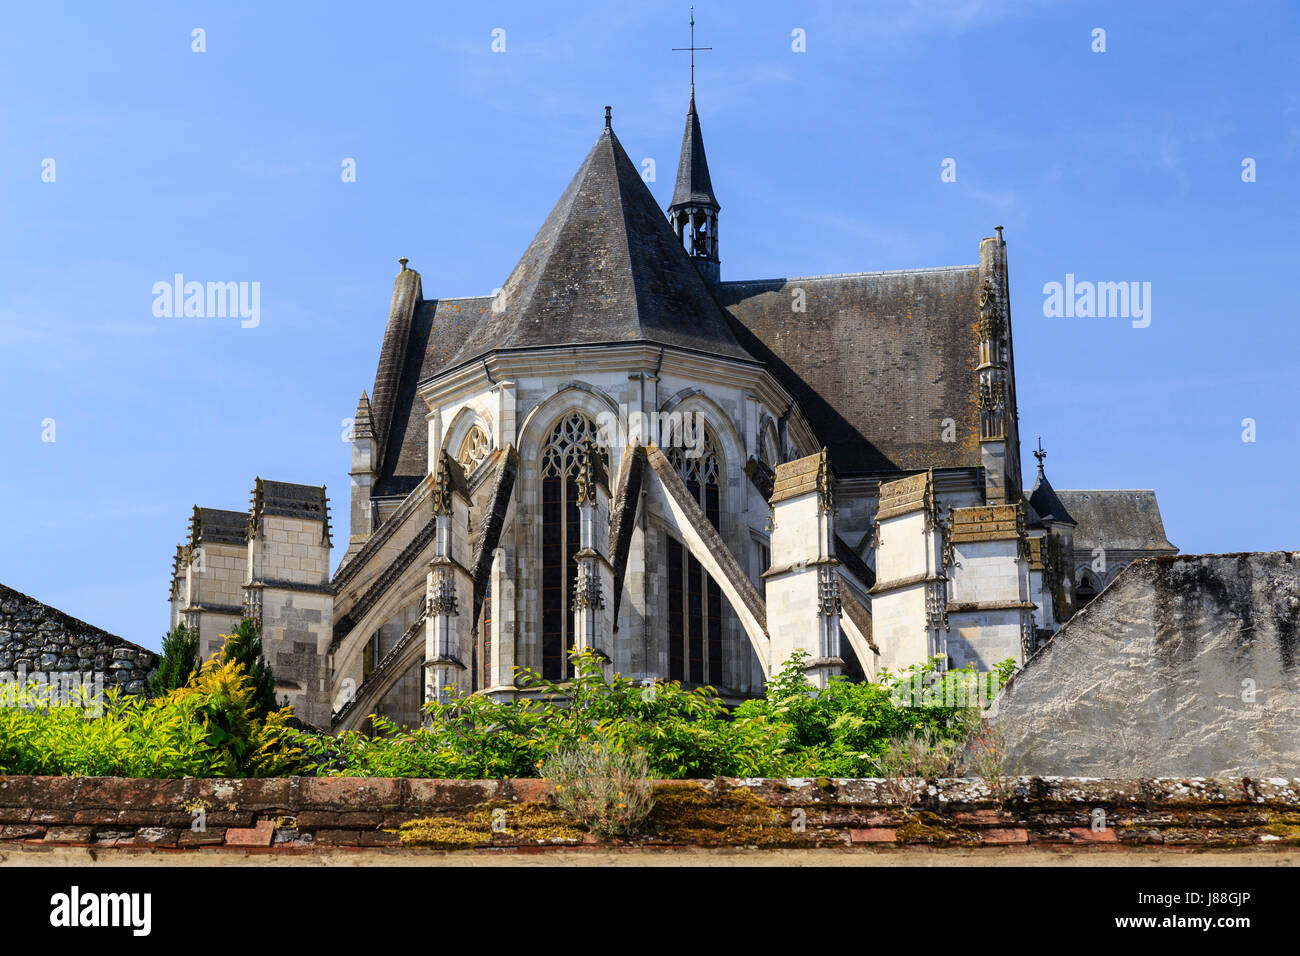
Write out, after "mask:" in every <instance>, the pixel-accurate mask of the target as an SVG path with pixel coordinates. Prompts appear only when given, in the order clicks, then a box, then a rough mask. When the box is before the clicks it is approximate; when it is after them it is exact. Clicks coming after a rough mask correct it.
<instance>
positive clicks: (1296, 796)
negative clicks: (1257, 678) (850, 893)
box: [0, 776, 1300, 852]
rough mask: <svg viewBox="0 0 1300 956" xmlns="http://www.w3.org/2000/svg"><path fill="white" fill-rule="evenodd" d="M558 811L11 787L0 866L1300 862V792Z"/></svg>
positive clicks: (770, 782)
mask: <svg viewBox="0 0 1300 956" xmlns="http://www.w3.org/2000/svg"><path fill="white" fill-rule="evenodd" d="M554 796H555V792H554V788H553V787H552V785H551V784H549V783H547V782H546V781H544V780H501V781H495V780H420V779H394V778H359V777H330V778H326V777H286V778H277V779H264V780H229V779H209V780H199V779H194V778H186V779H182V780H138V779H129V778H120V777H18V776H15V777H0V850H3V849H4V848H6V847H8V848H10V849H31V848H37V847H40V846H49V845H64V846H68V845H72V846H92V847H141V848H143V847H148V848H160V847H162V848H175V849H176V850H178V851H179V850H183V849H194V850H204V851H219V850H220V848H222V847H233V848H238V849H240V850H248V849H249V848H258V847H260V848H265V849H267V851H268V852H295V851H296V852H309V851H310V849H311V848H313V847H386V846H393V847H396V846H401V845H408V846H424V847H431V848H434V849H441V850H456V849H477V848H499V849H501V850H507V851H508V850H525V849H529V850H538V849H543V850H544V849H561V848H563V847H566V846H568V847H572V846H583V845H588V846H590V845H604V846H611V845H612V846H639V847H662V848H666V849H667V848H672V847H694V846H704V847H804V848H815V847H841V848H843V847H850V848H858V849H860V850H864V851H867V850H882V851H886V852H887V850H888V848H893V847H901V846H909V845H912V846H914V845H928V846H931V847H939V848H941V847H1014V846H1027V847H1034V846H1039V847H1044V848H1050V847H1052V846H1056V847H1062V846H1086V847H1092V848H1096V849H1104V848H1107V847H1109V848H1111V849H1122V848H1124V847H1131V848H1156V847H1167V848H1186V849H1199V848H1215V847H1258V848H1261V849H1266V848H1269V847H1284V846H1298V845H1300V779H1297V780H1285V779H1266V780H1252V779H1249V778H1234V779H1202V778H1196V779H1173V778H1161V779H1145V780H1099V779H1092V778H1064V777H1017V778H1006V779H1005V780H1004V781H1003V784H1002V792H1001V793H1000V794H998V795H995V794H994V793H992V792H991V791H990V788H989V786H988V785H987V784H986V783H984V782H983V781H980V780H977V779H936V780H930V781H925V780H919V779H916V780H906V781H902V782H900V783H891V782H890V781H884V780H871V779H849V780H841V779H827V778H818V779H816V780H810V779H763V780H736V779H723V778H718V779H715V780H707V781H662V782H659V783H657V784H655V799H656V804H655V809H654V811H653V812H652V813H651V815H650V818H649V819H648V821H647V823H646V825H645V827H644V828H643V830H642V831H641V832H640V833H639V834H638V835H637V836H636V837H634V838H632V839H631V840H627V841H613V842H603V841H601V840H599V839H597V837H596V836H595V835H593V834H591V833H588V832H586V831H585V830H584V829H583V828H581V827H579V826H577V825H576V824H575V823H574V821H573V820H572V819H571V818H569V817H568V816H567V815H566V814H564V813H563V812H562V811H561V810H560V809H559V808H558V807H556V805H555V800H554ZM200 810H201V811H202V814H203V816H202V820H203V828H201V829H198V828H196V823H195V821H196V820H197V819H199V817H198V813H199V811H200ZM404 824H405V825H406V827H405V829H404V830H403V831H400V832H395V831H398V828H400V827H403V825H404Z"/></svg>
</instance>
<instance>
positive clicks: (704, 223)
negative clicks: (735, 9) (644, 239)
mask: <svg viewBox="0 0 1300 956" xmlns="http://www.w3.org/2000/svg"><path fill="white" fill-rule="evenodd" d="M675 49H679V50H689V51H690V54H691V105H690V108H689V109H688V110H687V111H686V131H685V132H684V133H683V134H682V155H681V159H680V160H679V161H678V163H677V184H676V186H675V187H674V188H673V201H672V203H671V204H670V205H669V206H668V220H669V221H670V222H671V223H672V226H673V232H675V233H677V238H678V239H680V240H681V241H682V245H683V246H684V247H685V249H686V254H687V255H688V256H690V257H691V261H692V262H694V263H695V267H696V268H697V269H698V270H699V272H700V275H702V276H703V277H704V281H705V282H707V283H708V285H709V288H713V287H714V286H716V285H717V284H718V282H719V281H720V280H721V267H720V263H719V259H718V211H719V209H720V208H721V207H720V206H719V205H718V200H717V197H716V196H714V195H713V183H712V181H711V180H710V179H709V162H708V160H707V159H706V158H705V156H704V134H703V133H701V132H700V117H699V115H698V114H697V113H696V112H695V51H696V50H709V49H712V47H706V46H696V45H695V15H694V13H692V14H691V45H690V46H688V47H675Z"/></svg>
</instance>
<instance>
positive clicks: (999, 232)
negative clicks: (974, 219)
mask: <svg viewBox="0 0 1300 956" xmlns="http://www.w3.org/2000/svg"><path fill="white" fill-rule="evenodd" d="M993 228H994V229H996V230H997V231H998V242H1003V241H1004V240H1003V238H1002V227H1001V226H994V227H993Z"/></svg>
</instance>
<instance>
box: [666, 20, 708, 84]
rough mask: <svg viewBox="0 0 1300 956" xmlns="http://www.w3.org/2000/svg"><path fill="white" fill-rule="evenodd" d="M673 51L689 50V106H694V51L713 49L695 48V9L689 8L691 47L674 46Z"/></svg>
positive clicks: (706, 47) (705, 47)
mask: <svg viewBox="0 0 1300 956" xmlns="http://www.w3.org/2000/svg"><path fill="white" fill-rule="evenodd" d="M673 49H674V50H682V51H684V50H690V51H691V104H692V105H694V104H695V51H696V50H712V49H713V47H711V46H696V45H695V7H691V45H690V46H675V47H673Z"/></svg>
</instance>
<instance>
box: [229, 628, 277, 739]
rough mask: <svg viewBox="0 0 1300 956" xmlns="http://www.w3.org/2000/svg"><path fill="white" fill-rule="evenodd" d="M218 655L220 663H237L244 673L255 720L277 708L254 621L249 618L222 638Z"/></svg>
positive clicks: (273, 683)
mask: <svg viewBox="0 0 1300 956" xmlns="http://www.w3.org/2000/svg"><path fill="white" fill-rule="evenodd" d="M221 654H222V661H223V662H224V663H227V664H229V663H230V662H232V661H237V662H239V663H240V664H241V665H242V666H243V668H244V672H245V673H246V674H248V677H249V680H251V681H252V683H253V687H254V689H255V695H254V697H253V701H254V703H255V705H256V707H257V715H258V717H259V718H262V717H265V716H266V715H267V714H269V713H270V712H271V711H273V710H278V709H279V705H278V704H276V702H275V677H274V676H273V675H272V674H271V668H270V666H269V665H268V664H267V663H266V659H265V658H264V657H263V656H262V632H261V629H260V628H259V627H258V626H257V622H256V621H254V620H252V619H251V618H244V619H243V620H242V621H240V622H239V626H238V627H236V628H235V629H234V630H233V631H231V632H230V633H229V634H228V635H226V643H225V645H224V646H223V647H222V649H221Z"/></svg>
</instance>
